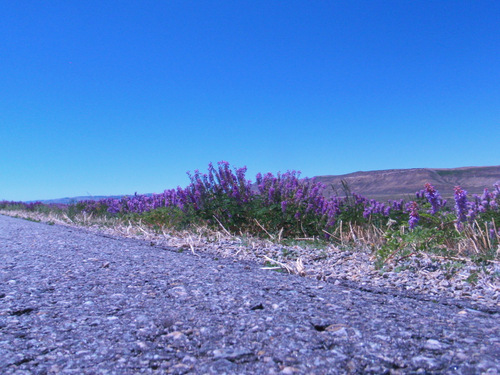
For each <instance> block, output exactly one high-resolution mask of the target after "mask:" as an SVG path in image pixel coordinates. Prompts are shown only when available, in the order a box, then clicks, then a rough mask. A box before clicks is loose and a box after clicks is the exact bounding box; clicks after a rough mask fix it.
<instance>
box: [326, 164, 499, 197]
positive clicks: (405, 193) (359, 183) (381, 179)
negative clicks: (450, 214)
mask: <svg viewBox="0 0 500 375" xmlns="http://www.w3.org/2000/svg"><path fill="white" fill-rule="evenodd" d="M316 181H320V182H322V183H324V184H325V185H327V187H328V190H327V191H328V194H332V193H336V194H338V195H344V191H343V189H342V183H341V181H345V182H346V183H347V185H348V186H349V188H350V191H351V192H356V193H358V194H361V195H364V196H365V197H367V198H374V199H379V200H387V199H397V198H408V197H409V196H411V197H413V196H414V194H415V192H416V191H418V190H421V189H423V188H424V184H425V183H427V182H428V183H430V184H431V185H433V186H434V187H435V188H436V189H437V190H438V191H439V192H440V193H441V195H442V196H443V197H444V198H450V197H453V188H454V187H455V186H457V185H460V186H461V187H462V188H463V189H465V190H467V192H468V193H469V194H481V193H482V192H483V190H484V188H488V189H489V190H490V191H491V190H493V189H494V186H493V185H494V184H495V183H497V182H499V181H500V166H493V167H463V168H451V169H431V168H415V169H388V170H383V171H370V172H355V173H349V174H345V175H338V176H318V177H316Z"/></svg>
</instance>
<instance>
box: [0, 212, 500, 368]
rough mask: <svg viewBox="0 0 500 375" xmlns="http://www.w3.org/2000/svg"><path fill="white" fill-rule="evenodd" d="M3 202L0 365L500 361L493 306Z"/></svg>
mask: <svg viewBox="0 0 500 375" xmlns="http://www.w3.org/2000/svg"><path fill="white" fill-rule="evenodd" d="M259 267H260V265H258V264H256V263H251V262H241V261H238V262H235V261H233V260H231V259H229V258H227V259H215V258H214V257H213V256H210V255H207V254H200V255H199V256H195V255H193V254H191V253H190V252H184V253H179V252H176V251H174V250H173V249H168V248H165V247H158V246H153V245H152V244H151V243H149V242H144V241H139V240H132V239H124V238H119V237H115V238H113V237H110V236H104V235H98V234H93V233H90V232H88V231H86V230H83V229H76V228H69V227H63V226H57V225H52V226H51V225H46V224H40V223H34V222H29V221H25V220H21V219H15V218H11V217H6V216H1V215H0V373H1V374H56V373H57V374H59V373H62V374H66V373H74V374H141V373H159V374H160V373H174V374H184V373H195V374H197V373H200V374H224V373H226V374H247V373H248V374H269V373H271V374H272V373H283V374H337V373H340V374H342V373H349V374H350V373H352V374H357V373H363V374H365V373H374V374H381V373H387V374H398V373H401V374H406V373H427V374H433V373H436V374H443V373H450V374H480V373H488V374H497V373H498V372H500V335H499V333H500V324H499V317H500V311H498V310H495V309H492V308H485V309H481V308H478V307H477V306H476V307H474V308H472V306H469V305H468V304H467V302H466V301H460V300H446V301H441V300H439V299H438V300H430V299H429V298H420V297H419V296H418V295H411V294H407V295H401V294H397V293H392V292H391V291H390V290H380V289H370V288H366V286H363V287H361V286H359V285H357V284H355V283H349V284H345V283H344V284H343V283H340V284H339V283H337V284H334V283H326V282H321V281H317V280H314V279H311V278H303V277H299V276H294V275H287V274H282V273H279V272H275V271H270V270H261V269H260V268H259Z"/></svg>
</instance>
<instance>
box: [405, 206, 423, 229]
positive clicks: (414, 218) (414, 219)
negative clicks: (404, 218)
mask: <svg viewBox="0 0 500 375" xmlns="http://www.w3.org/2000/svg"><path fill="white" fill-rule="evenodd" d="M406 209H407V211H408V212H409V213H410V220H408V224H409V226H410V229H413V228H415V226H416V225H417V224H418V221H419V220H420V216H419V215H418V204H417V202H414V201H412V202H410V203H408V205H407V208H406Z"/></svg>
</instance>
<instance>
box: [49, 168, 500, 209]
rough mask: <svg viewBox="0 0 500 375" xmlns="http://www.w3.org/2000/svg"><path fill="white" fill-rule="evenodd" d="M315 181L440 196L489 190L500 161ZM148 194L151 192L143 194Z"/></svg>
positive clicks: (331, 190)
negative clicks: (428, 190)
mask: <svg viewBox="0 0 500 375" xmlns="http://www.w3.org/2000/svg"><path fill="white" fill-rule="evenodd" d="M316 181H319V182H322V183H324V184H325V185H326V186H327V191H326V193H327V195H332V194H337V195H344V191H343V189H342V182H341V181H345V182H346V183H347V185H348V186H349V189H350V191H351V192H354V193H358V194H361V195H364V196H365V197H367V198H370V199H378V200H387V199H398V198H408V197H413V196H414V194H415V192H416V191H419V190H421V189H423V188H424V184H425V183H427V182H428V183H430V184H431V185H433V186H434V187H435V188H436V189H437V190H438V191H439V192H440V194H441V196H443V197H444V198H451V197H453V188H454V187H455V186H457V185H460V186H461V187H462V188H463V189H465V190H467V192H468V193H469V194H470V195H472V194H482V192H483V190H484V188H488V189H489V190H490V191H491V190H493V189H494V186H493V185H494V184H495V183H497V182H500V165H499V166H492V167H461V168H448V169H445V168H413V169H387V170H380V171H368V172H354V173H348V174H343V175H332V176H317V177H316ZM146 195H151V194H146ZM123 196H125V194H124V195H112V196H80V197H73V198H61V199H50V200H44V201H41V202H43V203H64V204H68V203H74V202H79V201H82V200H99V199H104V198H117V199H119V198H121V197H123Z"/></svg>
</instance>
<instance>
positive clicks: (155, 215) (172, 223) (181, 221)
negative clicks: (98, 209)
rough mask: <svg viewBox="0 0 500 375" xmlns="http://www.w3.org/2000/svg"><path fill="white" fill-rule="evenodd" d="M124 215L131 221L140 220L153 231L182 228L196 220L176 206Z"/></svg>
mask: <svg viewBox="0 0 500 375" xmlns="http://www.w3.org/2000/svg"><path fill="white" fill-rule="evenodd" d="M125 217H127V218H128V219H129V220H131V221H139V220H141V221H142V222H143V223H145V224H148V225H149V226H150V227H151V228H152V229H153V230H155V231H161V230H162V229H163V228H171V229H178V230H182V229H186V228H187V227H189V226H190V225H192V224H193V222H195V221H196V220H195V218H193V217H192V215H190V214H189V213H186V212H183V211H182V210H181V209H179V208H177V207H161V208H157V209H156V210H152V211H147V212H144V213H143V214H128V215H127V216H125Z"/></svg>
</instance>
